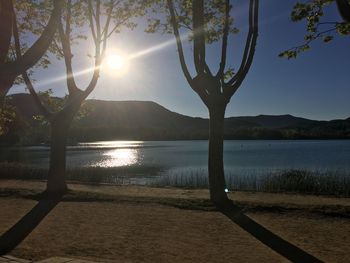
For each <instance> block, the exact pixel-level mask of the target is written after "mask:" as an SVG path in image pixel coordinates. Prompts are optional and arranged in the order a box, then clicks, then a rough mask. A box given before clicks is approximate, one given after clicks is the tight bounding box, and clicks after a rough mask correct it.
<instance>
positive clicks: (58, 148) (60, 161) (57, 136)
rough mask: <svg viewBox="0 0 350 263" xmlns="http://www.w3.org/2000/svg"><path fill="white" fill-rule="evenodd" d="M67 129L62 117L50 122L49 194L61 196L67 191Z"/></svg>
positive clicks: (67, 126)
mask: <svg viewBox="0 0 350 263" xmlns="http://www.w3.org/2000/svg"><path fill="white" fill-rule="evenodd" d="M68 129H69V125H67V121H66V120H65V119H64V115H57V116H55V118H54V119H53V121H51V143H50V166H49V174H48V177H47V187H46V191H47V193H49V194H63V193H65V192H66V191H67V184H66V179H65V174H66V143H67V136H68Z"/></svg>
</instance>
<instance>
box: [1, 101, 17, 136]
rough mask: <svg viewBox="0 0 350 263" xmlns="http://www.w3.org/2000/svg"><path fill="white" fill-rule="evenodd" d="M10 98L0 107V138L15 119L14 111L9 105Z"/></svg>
mask: <svg viewBox="0 0 350 263" xmlns="http://www.w3.org/2000/svg"><path fill="white" fill-rule="evenodd" d="M9 100H10V98H5V101H4V102H3V105H1V107H0V136H1V135H3V134H6V133H7V132H8V131H9V126H10V125H11V124H12V123H13V122H14V121H15V119H16V110H15V108H14V107H13V106H12V105H11V104H10V103H9Z"/></svg>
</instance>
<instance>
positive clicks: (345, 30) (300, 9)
mask: <svg viewBox="0 0 350 263" xmlns="http://www.w3.org/2000/svg"><path fill="white" fill-rule="evenodd" d="M348 2H349V4H350V0H348ZM330 4H335V1H334V0H308V1H304V2H297V3H296V4H295V5H294V8H293V10H292V12H291V19H292V21H293V22H300V21H306V31H307V33H306V34H305V36H304V40H305V43H303V44H301V45H299V46H295V47H292V48H290V49H288V50H285V51H283V52H281V53H280V54H279V57H284V58H287V59H291V58H296V57H297V56H298V54H299V53H301V52H304V51H307V50H309V49H310V43H311V42H313V41H315V40H318V39H320V40H321V41H323V42H324V43H329V42H331V41H332V40H333V39H334V38H335V37H336V36H350V23H348V22H344V21H323V20H324V15H325V12H326V8H327V6H329V5H330Z"/></svg>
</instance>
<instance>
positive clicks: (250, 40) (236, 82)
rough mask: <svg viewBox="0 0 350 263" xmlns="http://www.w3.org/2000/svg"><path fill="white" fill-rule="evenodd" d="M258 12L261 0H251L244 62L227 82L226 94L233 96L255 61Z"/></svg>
mask: <svg viewBox="0 0 350 263" xmlns="http://www.w3.org/2000/svg"><path fill="white" fill-rule="evenodd" d="M258 14H259V0H250V5H249V33H248V37H247V43H246V47H245V51H244V55H243V60H242V64H241V66H240V68H239V70H238V72H237V73H236V75H235V76H234V77H233V78H232V79H231V80H230V81H229V82H228V83H227V84H225V88H227V87H228V89H225V90H224V92H225V94H226V95H227V96H228V97H229V98H231V96H232V95H233V94H234V93H235V92H236V90H237V89H238V88H239V87H240V85H241V83H242V82H243V80H244V78H245V76H246V75H247V73H248V71H249V68H250V66H251V64H252V62H253V57H254V53H255V47H256V42H257V38H258Z"/></svg>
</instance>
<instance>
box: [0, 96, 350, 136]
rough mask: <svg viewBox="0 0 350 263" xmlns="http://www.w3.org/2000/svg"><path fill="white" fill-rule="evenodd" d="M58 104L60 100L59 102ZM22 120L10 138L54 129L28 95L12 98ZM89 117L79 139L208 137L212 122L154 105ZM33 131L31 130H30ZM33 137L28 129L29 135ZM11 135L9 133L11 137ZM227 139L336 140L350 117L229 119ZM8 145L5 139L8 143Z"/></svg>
mask: <svg viewBox="0 0 350 263" xmlns="http://www.w3.org/2000/svg"><path fill="white" fill-rule="evenodd" d="M56 99H57V100H58V101H59V100H60V99H59V98H56ZM11 103H12V104H13V105H14V106H15V107H16V108H17V111H18V113H17V116H18V119H19V120H20V122H24V123H25V125H19V127H20V128H18V125H17V127H16V129H12V130H10V134H12V135H13V134H14V133H18V134H19V135H18V136H17V137H21V136H24V135H23V131H22V132H21V129H22V130H23V129H24V128H23V127H25V129H26V130H31V132H32V133H33V132H34V133H35V134H36V136H37V137H38V138H37V139H39V140H44V138H42V139H40V136H44V134H41V135H40V133H46V135H45V136H46V137H47V130H48V127H42V126H38V123H36V122H34V121H33V116H34V115H38V114H39V111H38V109H37V107H36V106H35V104H34V103H33V101H32V98H31V97H30V95H28V94H15V95H11ZM85 108H86V109H87V110H86V113H85V115H83V117H81V118H79V119H78V120H75V122H74V124H73V125H72V129H71V138H72V139H73V140H77V141H82V140H104V139H140V140H163V139H164V140H172V139H207V137H208V119H204V118H194V117H190V116H185V115H181V114H179V113H176V112H172V111H169V110H168V109H166V108H164V107H163V106H161V105H159V104H157V103H155V102H151V101H103V100H88V101H87V102H86V104H85ZM28 127H31V128H28ZM26 133H27V135H28V131H27V132H26ZM8 135H9V134H8ZM225 138H226V139H330V138H350V118H348V119H345V120H332V121H315V120H309V119H305V118H299V117H294V116H292V115H277V116H272V115H259V116H255V117H253V116H247V117H230V118H226V119H225ZM2 141H4V138H3V140H2Z"/></svg>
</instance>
